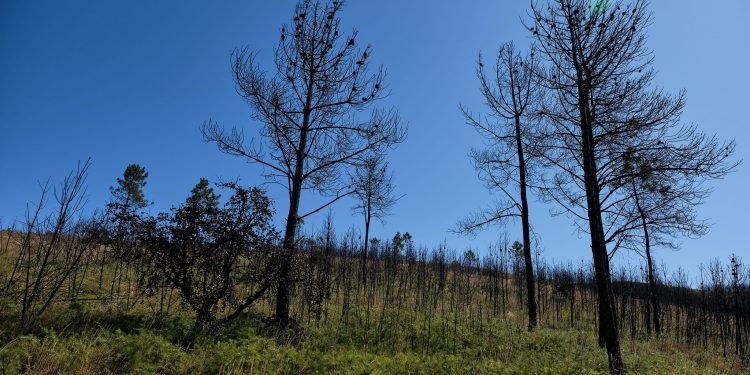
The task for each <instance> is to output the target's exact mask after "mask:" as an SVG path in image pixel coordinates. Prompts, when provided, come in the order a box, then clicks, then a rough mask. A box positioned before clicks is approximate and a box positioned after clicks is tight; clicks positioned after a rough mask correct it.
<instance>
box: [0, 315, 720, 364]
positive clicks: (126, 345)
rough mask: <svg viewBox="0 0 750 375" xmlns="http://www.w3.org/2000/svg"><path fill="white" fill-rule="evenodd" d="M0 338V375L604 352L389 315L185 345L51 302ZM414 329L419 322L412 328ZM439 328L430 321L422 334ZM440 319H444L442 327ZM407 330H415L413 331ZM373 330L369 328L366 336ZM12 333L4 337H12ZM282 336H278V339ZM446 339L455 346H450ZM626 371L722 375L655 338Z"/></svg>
mask: <svg viewBox="0 0 750 375" xmlns="http://www.w3.org/2000/svg"><path fill="white" fill-rule="evenodd" d="M2 318H3V319H4V321H5V322H6V323H5V324H3V328H2V331H1V332H0V338H1V340H2V341H0V373H9V374H15V373H20V372H26V373H33V374H53V373H82V374H106V373H134V374H148V373H175V374H178V373H179V374H182V373H191V374H216V373H258V374H289V373H307V374H317V373H342V374H432V373H449V374H450V373H454V374H465V373H498V374H528V373H533V374H605V373H607V363H606V356H605V353H604V351H603V350H601V349H599V348H598V347H597V346H596V338H595V336H594V335H593V332H589V331H588V330H585V331H584V330H570V329H551V328H540V329H539V330H537V331H536V332H533V333H529V332H527V331H526V330H525V329H523V326H522V325H519V324H518V323H516V322H514V321H512V320H498V321H497V322H496V323H495V324H493V325H491V326H485V327H483V328H482V332H481V333H480V332H478V331H476V330H466V331H464V332H463V333H459V334H458V335H449V336H445V337H450V339H448V340H443V339H441V338H439V337H440V335H437V334H433V335H432V336H430V335H427V334H426V332H427V330H426V329H424V326H423V325H421V324H414V325H412V326H410V325H409V324H408V323H406V322H405V321H403V320H398V319H396V318H395V316H390V315H389V320H390V321H391V323H390V324H392V325H391V326H390V328H387V332H386V333H384V334H382V335H381V337H380V338H378V339H368V340H367V341H365V340H363V338H364V337H366V336H367V335H365V332H364V331H365V330H366V329H367V327H365V326H364V325H362V324H360V323H355V322H357V321H358V320H359V319H358V318H359V317H358V316H357V314H356V312H355V313H353V316H350V319H349V322H352V323H350V324H347V323H345V322H343V321H341V320H335V321H332V322H329V323H327V324H321V325H320V326H319V327H318V326H316V325H315V324H311V325H310V326H305V325H303V326H302V327H301V328H300V329H298V330H296V331H294V332H290V333H294V335H295V336H296V337H293V338H291V339H289V335H284V334H279V333H278V332H272V330H271V329H269V327H268V326H266V324H265V323H264V322H263V320H262V319H259V318H257V317H250V316H248V317H245V318H243V319H240V320H239V321H236V322H234V323H232V324H231V325H229V326H226V327H223V328H222V329H221V330H220V331H219V332H217V333H216V334H215V335H212V336H208V335H200V336H199V337H198V338H197V340H196V343H195V345H194V347H193V348H192V349H189V350H187V349H185V348H183V347H182V346H181V342H183V339H184V338H185V336H186V335H187V334H188V332H189V330H190V326H191V317H190V315H189V314H188V313H182V312H180V313H176V314H172V315H171V316H170V317H169V318H167V319H162V320H155V319H154V318H153V317H152V316H149V315H148V314H147V313H145V312H132V311H131V312H117V311H116V310H112V309H109V308H105V307H96V306H90V307H87V308H84V307H79V306H74V308H67V307H61V306H57V307H56V308H55V309H54V310H52V311H50V313H49V314H47V316H45V319H44V320H43V321H42V323H41V324H40V327H39V328H38V329H37V330H36V331H35V332H33V333H32V334H26V335H22V336H18V337H13V334H12V331H13V329H14V328H13V324H12V323H10V322H11V321H12V320H13V319H12V317H11V316H8V315H6V316H3V317H2ZM422 323H423V322H422ZM442 323H443V322H433V323H432V327H431V331H432V332H435V331H437V330H439V329H441V327H442ZM448 323H450V322H448ZM415 326H416V327H415ZM376 332H377V328H376V327H375V326H374V325H373V327H370V329H369V333H368V334H369V337H376V335H377V333H376ZM12 337H13V338H12ZM280 337H287V339H280ZM453 337H455V338H456V340H455V341H454V340H453ZM623 350H624V356H625V360H626V361H627V362H626V365H627V370H628V372H630V373H639V374H655V373H657V374H667V373H679V374H713V373H717V374H718V373H723V372H724V371H728V370H727V369H722V368H721V366H720V363H721V361H720V360H718V358H714V357H710V356H709V357H702V356H701V353H698V352H692V351H689V350H686V349H684V348H675V347H669V346H668V345H665V344H663V343H660V342H658V341H656V340H653V341H625V342H624V343H623Z"/></svg>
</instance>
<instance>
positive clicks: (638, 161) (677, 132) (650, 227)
mask: <svg viewBox="0 0 750 375" xmlns="http://www.w3.org/2000/svg"><path fill="white" fill-rule="evenodd" d="M678 117H679V113H677V114H675V119H674V120H676V118H678ZM670 128H671V129H674V131H673V132H672V133H671V134H670V132H669V130H670ZM660 132H661V134H660V135H659V136H657V137H655V142H653V140H652V142H651V143H650V144H649V143H644V144H640V145H639V147H638V149H637V150H636V148H633V147H631V148H629V149H627V150H625V152H624V153H623V154H622V170H621V171H620V172H619V173H618V174H613V177H614V182H613V185H614V186H615V187H616V188H618V189H619V190H620V191H619V194H620V198H619V199H618V200H617V201H616V202H615V204H614V205H611V206H608V207H606V208H605V210H606V211H607V212H608V213H609V214H610V215H609V216H610V218H611V219H612V220H613V225H611V226H610V227H611V228H613V230H611V231H610V233H608V239H607V240H608V242H610V241H613V242H614V243H615V247H617V246H623V247H625V248H628V249H630V250H635V251H640V250H641V249H642V250H643V253H644V257H645V258H646V276H647V281H648V303H647V317H646V318H647V319H646V329H647V333H649V334H650V333H651V325H652V324H653V329H654V331H655V332H656V334H657V335H659V334H661V319H660V315H659V300H658V295H657V285H656V275H655V271H654V264H653V263H654V261H653V256H652V247H653V246H661V247H665V248H670V249H676V248H677V244H676V243H675V240H674V239H675V238H676V237H677V236H678V235H682V236H685V237H688V238H695V237H700V236H702V235H704V234H705V233H707V232H708V229H709V224H708V223H707V222H706V221H705V220H701V219H699V218H698V214H697V211H696V207H697V206H698V205H700V204H701V203H703V201H704V200H705V199H706V198H707V197H708V195H709V194H710V191H711V189H710V188H708V187H706V186H705V182H706V181H707V180H711V179H719V178H722V177H724V176H726V175H727V174H728V173H730V172H732V171H733V170H734V169H735V167H736V166H737V165H738V162H733V161H731V160H729V158H730V156H731V155H732V154H733V153H734V143H733V142H730V143H721V142H719V141H718V140H717V139H716V138H715V137H707V136H705V135H704V134H702V133H700V132H698V131H697V130H696V128H695V127H694V126H687V127H679V126H677V122H676V121H672V122H669V123H668V124H665V126H663V127H662V129H661V130H660ZM665 140H666V142H665ZM620 183H622V184H624V185H622V186H620V185H619V184H620ZM613 250H614V249H613Z"/></svg>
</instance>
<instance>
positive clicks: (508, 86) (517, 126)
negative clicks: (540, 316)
mask: <svg viewBox="0 0 750 375" xmlns="http://www.w3.org/2000/svg"><path fill="white" fill-rule="evenodd" d="M535 68H536V60H535V58H534V52H533V49H532V52H531V53H530V54H529V55H528V56H521V54H520V53H519V52H518V51H517V50H516V49H515V47H514V45H513V43H508V44H505V45H503V46H502V47H500V50H499V51H498V53H497V58H496V60H495V66H494V68H493V71H492V72H491V73H490V75H489V76H488V75H487V73H486V72H485V67H484V63H483V61H482V56H481V55H480V56H479V62H478V67H477V77H478V78H479V82H480V87H481V91H482V95H483V96H484V101H485V105H486V106H487V107H488V108H489V109H490V111H491V113H490V115H489V116H487V117H486V118H485V121H482V119H481V118H480V117H478V116H474V115H473V114H472V113H471V112H469V110H468V109H467V108H465V107H463V106H462V107H461V110H462V112H463V114H464V117H466V120H467V122H468V124H469V125H471V126H472V127H474V129H476V130H477V132H479V134H480V135H482V136H483V137H484V138H485V140H486V141H485V143H486V148H485V149H482V150H476V149H473V150H472V151H471V158H472V160H473V163H474V168H476V169H477V171H478V172H479V178H480V179H481V180H483V181H484V183H485V185H486V186H487V188H488V189H490V190H492V191H497V192H499V193H500V198H498V199H497V201H496V203H495V204H494V205H493V206H492V207H490V208H488V209H485V210H484V211H482V212H480V213H478V214H474V215H472V216H470V217H468V218H466V219H464V220H462V221H460V222H459V223H458V228H457V230H458V231H459V232H463V233H469V234H473V233H475V232H476V231H478V230H480V229H483V228H486V227H487V226H489V225H493V224H502V223H503V222H504V221H505V220H507V219H511V218H520V219H521V228H522V232H523V258H524V266H525V270H524V271H525V277H526V291H527V295H528V298H527V310H528V318H529V325H528V328H529V331H533V330H534V328H535V327H536V325H537V306H536V297H535V293H534V265H533V263H532V258H531V229H530V225H529V203H528V198H527V177H528V171H529V152H528V148H529V147H532V146H531V145H529V142H530V141H531V140H532V139H533V138H532V137H530V136H529V135H530V133H533V131H534V130H533V120H532V119H531V118H530V116H529V115H530V114H532V110H531V108H532V106H533V105H534V103H535V102H536V101H538V97H539V95H538V94H539V90H538V87H537V82H536V78H535V76H534V73H533V70H534V69H535Z"/></svg>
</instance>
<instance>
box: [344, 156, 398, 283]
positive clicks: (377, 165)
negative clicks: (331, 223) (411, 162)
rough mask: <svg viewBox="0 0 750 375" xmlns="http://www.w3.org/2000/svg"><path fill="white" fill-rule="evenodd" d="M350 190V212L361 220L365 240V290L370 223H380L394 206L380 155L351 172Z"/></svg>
mask: <svg viewBox="0 0 750 375" xmlns="http://www.w3.org/2000/svg"><path fill="white" fill-rule="evenodd" d="M351 180H352V187H353V191H354V197H355V199H356V201H355V202H356V203H355V205H354V208H353V209H354V212H356V213H358V214H362V216H363V217H364V219H365V238H364V247H363V250H362V285H363V287H364V288H365V289H367V250H368V247H369V241H370V223H371V221H372V219H373V218H375V219H376V220H379V221H381V222H382V221H383V220H384V218H385V216H386V215H388V214H389V213H390V210H391V208H393V205H394V204H396V197H394V195H393V191H394V186H393V173H392V172H390V171H388V162H387V161H385V158H384V155H382V154H376V153H369V154H368V155H367V156H365V157H364V158H362V160H361V162H360V163H359V165H358V166H357V168H355V169H354V171H353V173H352V175H351Z"/></svg>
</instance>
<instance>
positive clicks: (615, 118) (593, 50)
mask: <svg viewBox="0 0 750 375" xmlns="http://www.w3.org/2000/svg"><path fill="white" fill-rule="evenodd" d="M646 6H647V3H646V2H645V1H642V0H637V1H634V2H632V3H627V4H626V3H624V2H623V1H613V2H599V3H598V4H591V3H590V2H588V1H585V0H555V1H553V2H551V4H549V5H544V6H539V5H538V4H532V10H531V13H530V16H531V17H532V22H531V24H530V25H527V28H528V30H529V31H530V32H531V33H532V34H533V35H534V36H535V38H536V40H537V41H538V42H539V46H540V50H541V52H542V53H541V55H542V56H543V58H544V59H545V60H546V63H547V64H546V67H545V68H544V69H538V70H537V72H538V76H539V78H540V81H541V83H542V85H543V86H544V87H545V88H546V89H548V92H549V95H548V97H547V98H546V99H547V100H546V101H545V105H544V108H542V110H541V111H540V114H541V115H542V116H543V117H544V118H545V120H546V121H545V123H546V124H547V126H546V129H544V131H542V132H541V135H540V139H542V140H544V141H545V143H546V144H545V147H544V149H543V152H540V155H543V158H544V160H545V163H546V164H547V165H548V166H550V167H554V170H555V171H556V172H555V173H554V174H553V175H552V176H548V178H547V179H546V180H547V183H546V185H545V188H544V189H543V192H544V193H545V196H546V197H547V198H548V199H549V200H552V201H555V202H557V203H559V204H560V207H561V208H562V212H565V213H567V214H569V215H571V216H572V217H574V218H576V219H577V220H576V223H577V225H578V227H579V229H581V230H582V231H584V232H587V233H589V235H590V237H591V250H592V255H593V260H594V262H593V263H594V270H595V279H596V286H597V298H598V305H599V309H598V311H599V341H600V344H601V345H602V346H606V348H607V354H608V358H609V365H610V371H611V372H612V373H621V372H622V371H623V365H622V356H621V353H620V336H619V332H618V328H617V318H616V311H615V308H614V307H615V305H614V298H613V294H612V288H611V283H610V264H609V263H610V259H609V253H608V251H607V244H608V243H610V242H614V241H616V240H617V238H620V237H618V235H617V234H616V232H618V228H619V227H620V226H621V225H620V224H621V222H622V213H621V212H619V211H618V210H617V207H618V206H619V204H620V202H622V201H623V200H628V199H630V197H629V196H628V194H627V193H626V192H625V190H626V189H625V188H623V186H628V185H629V181H630V180H631V179H633V178H634V175H633V174H632V173H623V171H624V169H623V165H624V163H625V158H626V157H627V156H626V155H627V154H628V153H629V152H632V151H635V152H642V151H644V150H662V152H663V153H664V155H663V158H662V159H661V160H660V163H659V164H658V165H656V166H654V173H663V172H666V171H682V172H686V171H690V170H693V171H694V170H696V169H697V170H701V171H703V170H710V169H712V168H716V167H717V166H722V165H724V164H723V163H725V160H726V157H727V156H728V155H729V154H731V151H732V149H733V147H734V145H733V143H728V144H722V143H720V142H718V141H716V139H715V138H710V137H705V136H703V135H702V134H700V133H698V132H696V131H694V130H691V128H690V127H682V126H680V125H679V117H680V114H681V111H682V108H683V106H684V93H680V94H679V95H678V96H670V95H669V94H667V93H665V92H663V90H661V89H654V88H653V87H652V86H653V85H652V80H653V78H654V74H655V73H654V71H653V69H651V64H652V60H653V57H652V53H651V52H650V51H649V50H648V49H647V48H646V32H645V29H646V27H647V26H648V25H649V24H650V23H651V14H650V13H649V12H648V10H647V9H646ZM723 151H727V152H723ZM615 246H616V245H615Z"/></svg>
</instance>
